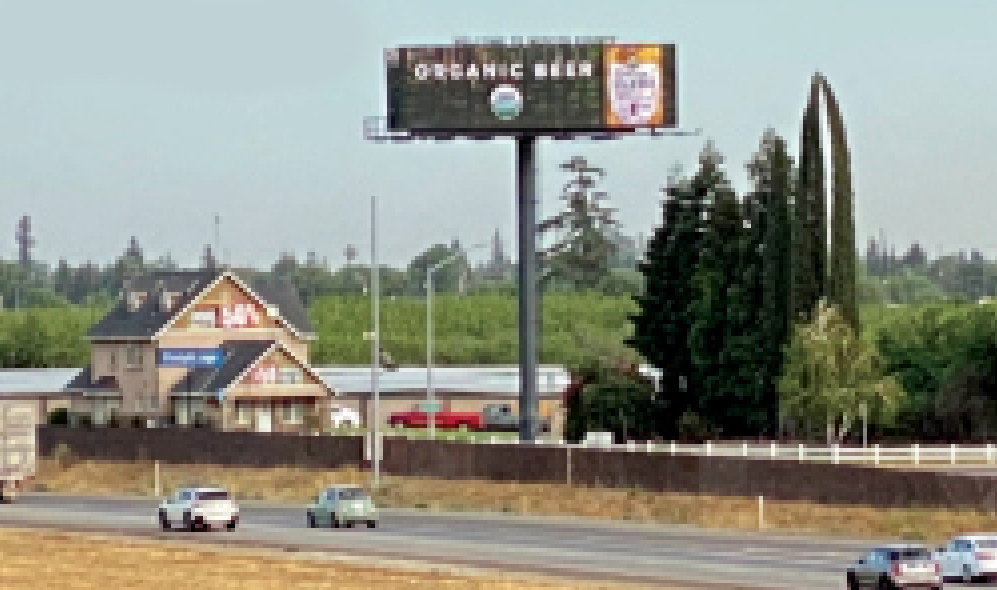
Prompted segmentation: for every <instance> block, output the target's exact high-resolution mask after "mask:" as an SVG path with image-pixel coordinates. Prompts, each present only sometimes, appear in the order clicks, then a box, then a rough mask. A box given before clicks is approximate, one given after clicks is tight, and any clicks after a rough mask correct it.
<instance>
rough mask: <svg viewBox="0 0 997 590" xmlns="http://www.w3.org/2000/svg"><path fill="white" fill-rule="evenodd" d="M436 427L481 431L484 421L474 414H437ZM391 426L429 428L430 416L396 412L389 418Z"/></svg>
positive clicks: (419, 413) (479, 415) (423, 413)
mask: <svg viewBox="0 0 997 590" xmlns="http://www.w3.org/2000/svg"><path fill="white" fill-rule="evenodd" d="M435 423H436V427H437V428H443V429H458V428H461V427H464V428H467V429H468V430H481V429H482V426H483V425H484V424H483V420H482V418H481V414H475V413H473V412H436V420H435ZM388 424H389V425H390V426H401V427H404V428H427V427H428V426H429V414H428V413H427V412H418V411H415V412H395V413H393V414H391V416H389V417H388Z"/></svg>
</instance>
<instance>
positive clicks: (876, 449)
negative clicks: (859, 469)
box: [872, 444, 879, 465]
mask: <svg viewBox="0 0 997 590" xmlns="http://www.w3.org/2000/svg"><path fill="white" fill-rule="evenodd" d="M872 457H873V462H875V464H876V465H879V445H878V444H877V445H875V446H874V447H872Z"/></svg>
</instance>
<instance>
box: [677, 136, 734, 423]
mask: <svg viewBox="0 0 997 590" xmlns="http://www.w3.org/2000/svg"><path fill="white" fill-rule="evenodd" d="M722 164H723V159H722V157H721V156H720V154H719V153H718V152H717V151H716V150H715V149H714V148H713V146H712V144H710V145H708V146H707V150H706V151H704V157H703V158H702V161H701V168H700V173H699V174H698V175H697V177H696V179H694V181H693V182H694V184H695V185H696V189H697V190H699V191H702V193H703V194H704V197H705V202H706V203H707V211H708V212H709V220H708V221H707V223H706V225H705V228H704V229H705V231H704V233H703V241H702V244H701V248H700V257H699V264H698V266H697V268H696V273H695V275H694V278H693V284H694V286H695V298H694V300H693V302H692V304H691V306H690V308H689V309H690V312H689V313H690V316H691V319H692V325H691V331H690V333H689V348H690V350H691V356H692V362H693V370H694V373H693V375H694V379H693V382H694V383H695V384H696V385H697V386H698V392H697V396H696V405H695V410H694V411H695V412H696V414H698V415H699V418H700V419H701V420H703V421H705V422H706V423H707V424H709V425H711V426H713V427H715V428H719V429H720V431H721V432H722V433H725V434H730V433H732V431H733V430H736V429H737V428H738V424H737V422H738V421H737V420H736V419H732V418H733V417H732V416H731V415H730V411H731V410H732V409H734V408H739V407H741V406H743V402H742V401H741V400H738V399H737V397H738V396H739V395H741V394H743V393H744V390H743V389H741V388H739V387H738V385H742V384H739V383H737V376H736V371H737V369H738V366H737V364H736V363H737V361H738V360H741V359H739V358H738V357H739V354H738V351H737V350H736V347H737V346H738V344H739V343H738V342H736V341H735V340H736V338H737V336H738V335H739V332H740V331H739V330H738V329H737V326H736V322H735V318H739V317H740V315H739V314H740V313H741V312H742V311H743V310H742V308H741V306H738V305H735V304H736V303H740V302H735V301H734V300H732V296H739V295H742V293H741V290H740V289H739V288H738V285H737V282H738V280H739V279H740V278H741V275H740V272H739V271H740V269H739V263H740V262H741V260H740V259H741V248H742V247H743V244H742V240H743V232H742V229H743V228H742V224H743V220H742V217H741V211H740V205H739V203H738V201H737V196H736V195H735V193H734V191H733V189H732V188H731V187H730V184H729V182H728V181H727V178H726V176H725V175H724V173H723V171H722V169H721V165H722ZM741 286H742V287H743V285H741ZM740 298H741V299H743V297H740Z"/></svg>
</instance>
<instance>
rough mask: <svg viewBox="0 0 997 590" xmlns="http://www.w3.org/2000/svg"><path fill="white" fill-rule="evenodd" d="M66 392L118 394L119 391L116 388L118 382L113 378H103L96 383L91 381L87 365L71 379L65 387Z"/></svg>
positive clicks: (91, 376)
mask: <svg viewBox="0 0 997 590" xmlns="http://www.w3.org/2000/svg"><path fill="white" fill-rule="evenodd" d="M65 389H66V391H69V392H79V393H86V392H97V391H114V392H118V391H121V389H120V388H119V387H118V380H117V379H116V378H114V377H110V376H107V375H105V376H103V377H101V378H99V379H97V380H96V381H94V380H93V372H92V371H91V370H90V365H87V366H86V367H85V368H84V369H83V370H82V371H80V372H79V373H78V374H77V375H76V376H75V377H73V378H72V379H71V380H70V381H69V383H68V384H66V387H65Z"/></svg>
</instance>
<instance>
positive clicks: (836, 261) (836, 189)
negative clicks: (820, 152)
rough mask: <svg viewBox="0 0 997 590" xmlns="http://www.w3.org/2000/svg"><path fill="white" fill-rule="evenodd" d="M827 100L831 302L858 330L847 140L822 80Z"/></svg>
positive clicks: (828, 294) (850, 175) (853, 227)
mask: <svg viewBox="0 0 997 590" xmlns="http://www.w3.org/2000/svg"><path fill="white" fill-rule="evenodd" d="M821 87H822V89H823V90H824V100H825V101H826V102H827V125H828V129H829V131H830V135H831V166H832V179H833V184H832V193H831V194H832V200H831V252H830V260H829V264H828V266H829V273H828V282H827V299H828V302H829V303H831V304H834V305H836V306H837V307H838V309H839V311H840V312H841V315H842V317H843V318H844V319H845V321H846V322H848V324H849V325H851V326H852V329H854V330H856V332H857V331H858V329H859V311H858V302H857V301H856V294H855V288H856V285H855V280H856V278H855V264H856V257H857V253H856V251H855V221H854V216H853V203H852V200H853V194H852V172H851V162H850V161H849V160H850V156H849V153H848V142H847V139H846V137H845V123H844V121H843V120H842V117H841V110H840V108H839V107H838V100H837V98H836V97H835V96H834V92H833V91H832V90H831V86H830V85H829V84H828V83H827V79H826V78H824V77H823V76H821Z"/></svg>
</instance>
